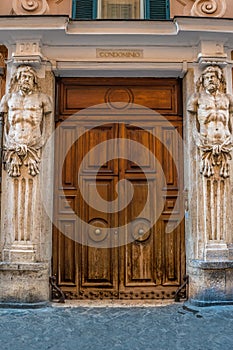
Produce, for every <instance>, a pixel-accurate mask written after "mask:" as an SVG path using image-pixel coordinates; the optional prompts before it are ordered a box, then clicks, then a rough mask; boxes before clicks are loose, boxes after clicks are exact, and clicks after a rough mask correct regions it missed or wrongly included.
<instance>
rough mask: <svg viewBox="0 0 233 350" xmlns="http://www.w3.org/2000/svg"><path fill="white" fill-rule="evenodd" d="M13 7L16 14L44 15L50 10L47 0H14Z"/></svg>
mask: <svg viewBox="0 0 233 350" xmlns="http://www.w3.org/2000/svg"><path fill="white" fill-rule="evenodd" d="M12 8H13V12H14V14H16V15H44V14H45V13H48V12H49V6H48V3H47V1H46V0H13V1H12Z"/></svg>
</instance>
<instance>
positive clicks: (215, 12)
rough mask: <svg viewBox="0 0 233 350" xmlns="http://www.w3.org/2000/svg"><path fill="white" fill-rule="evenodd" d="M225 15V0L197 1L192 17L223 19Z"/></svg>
mask: <svg viewBox="0 0 233 350" xmlns="http://www.w3.org/2000/svg"><path fill="white" fill-rule="evenodd" d="M225 13H226V1H225V0H196V1H195V3H194V4H193V7H192V9H191V16H200V17H223V16H224V14H225Z"/></svg>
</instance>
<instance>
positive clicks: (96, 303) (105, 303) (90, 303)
mask: <svg viewBox="0 0 233 350" xmlns="http://www.w3.org/2000/svg"><path fill="white" fill-rule="evenodd" d="M174 304H180V305H181V306H182V305H183V303H182V302H180V303H176V302H175V301H174V300H173V299H167V300H66V301H65V303H59V302H55V301H53V302H51V306H52V307H55V308H59V307H65V308H78V307H93V308H101V307H122V308H127V307H162V306H168V305H174Z"/></svg>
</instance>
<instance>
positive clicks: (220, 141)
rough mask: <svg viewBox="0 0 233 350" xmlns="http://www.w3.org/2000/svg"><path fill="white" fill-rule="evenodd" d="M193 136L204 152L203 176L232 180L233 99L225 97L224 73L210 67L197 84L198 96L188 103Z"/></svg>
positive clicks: (219, 69)
mask: <svg viewBox="0 0 233 350" xmlns="http://www.w3.org/2000/svg"><path fill="white" fill-rule="evenodd" d="M187 110H188V112H190V113H191V118H193V134H194V138H195V142H196V145H197V147H198V148H199V149H200V152H201V164H200V172H201V173H202V174H203V175H204V176H205V177H207V178H208V177H211V176H213V175H219V176H220V177H222V178H227V177H229V161H230V160H231V154H230V153H231V150H232V148H233V139H232V115H233V96H232V95H230V94H227V93H226V82H225V78H224V74H223V70H222V69H221V68H220V67H219V66H208V67H207V68H206V69H205V70H204V71H203V73H202V74H201V76H200V77H199V79H198V81H197V92H196V93H195V94H193V95H192V96H191V98H190V100H189V102H188V106H187Z"/></svg>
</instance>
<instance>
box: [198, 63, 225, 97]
mask: <svg viewBox="0 0 233 350" xmlns="http://www.w3.org/2000/svg"><path fill="white" fill-rule="evenodd" d="M203 89H204V90H205V91H207V92H208V93H210V94H214V93H216V92H217V91H221V92H225V89H226V82H225V79H224V76H223V71H222V69H221V68H220V67H218V66H209V67H207V68H206V69H205V70H204V72H203V73H202V75H201V76H200V78H199V80H198V82H197V90H203Z"/></svg>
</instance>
